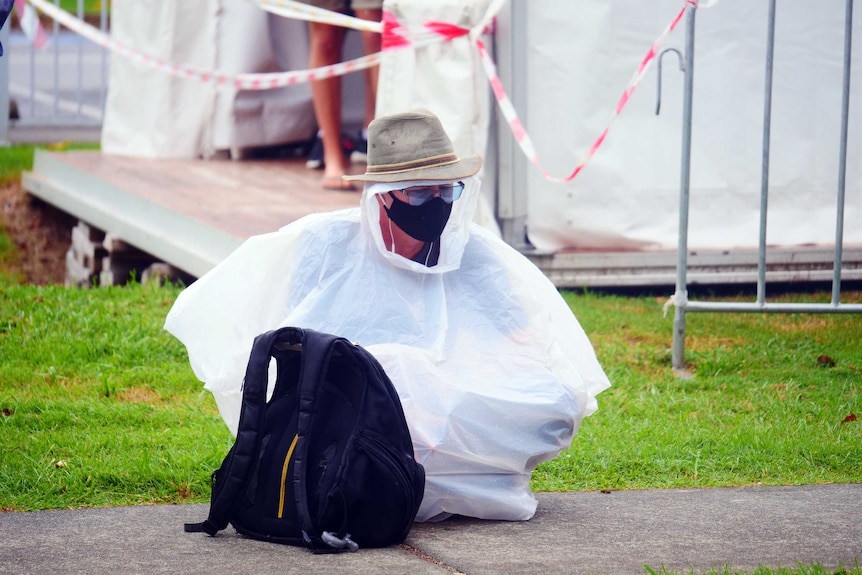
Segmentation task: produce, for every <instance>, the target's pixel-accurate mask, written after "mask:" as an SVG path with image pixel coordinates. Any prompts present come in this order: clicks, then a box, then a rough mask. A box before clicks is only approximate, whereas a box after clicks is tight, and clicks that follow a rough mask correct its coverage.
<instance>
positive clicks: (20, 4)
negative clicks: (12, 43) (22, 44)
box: [14, 0, 48, 48]
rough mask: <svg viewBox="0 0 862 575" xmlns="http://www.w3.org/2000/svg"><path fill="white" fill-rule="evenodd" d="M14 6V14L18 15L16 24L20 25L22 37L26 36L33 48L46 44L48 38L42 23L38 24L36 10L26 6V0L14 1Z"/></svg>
mask: <svg viewBox="0 0 862 575" xmlns="http://www.w3.org/2000/svg"><path fill="white" fill-rule="evenodd" d="M14 6H15V12H16V13H17V14H18V23H19V24H20V25H21V30H22V31H23V32H24V35H25V36H27V38H28V39H29V40H30V43H32V44H33V46H35V47H36V48H42V47H43V46H44V45H45V44H47V43H48V37H47V35H46V34H45V30H44V29H43V28H42V23H41V22H39V16H38V15H37V14H36V10H35V9H33V7H31V6H30V5H29V4H27V2H26V0H15V4H14Z"/></svg>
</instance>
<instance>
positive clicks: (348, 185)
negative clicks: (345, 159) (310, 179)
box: [320, 176, 356, 192]
mask: <svg viewBox="0 0 862 575" xmlns="http://www.w3.org/2000/svg"><path fill="white" fill-rule="evenodd" d="M320 185H321V187H322V188H323V189H324V190H334V191H336V192H355V191H356V186H354V185H353V182H346V181H344V180H342V179H341V176H331V177H328V178H323V181H322V182H321V183H320Z"/></svg>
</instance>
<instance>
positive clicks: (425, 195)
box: [392, 182, 464, 206]
mask: <svg viewBox="0 0 862 575" xmlns="http://www.w3.org/2000/svg"><path fill="white" fill-rule="evenodd" d="M392 191H393V192H401V193H402V194H404V195H405V196H407V203H408V204H410V205H411V206H421V205H422V204H424V203H425V202H427V201H428V200H432V199H434V197H435V196H437V195H439V196H440V198H441V199H442V200H443V201H444V202H446V203H447V204H451V203H452V202H454V201H455V200H457V199H458V198H460V197H461V192H463V191H464V182H457V183H455V184H442V185H439V186H416V187H413V188H404V189H403V190H392Z"/></svg>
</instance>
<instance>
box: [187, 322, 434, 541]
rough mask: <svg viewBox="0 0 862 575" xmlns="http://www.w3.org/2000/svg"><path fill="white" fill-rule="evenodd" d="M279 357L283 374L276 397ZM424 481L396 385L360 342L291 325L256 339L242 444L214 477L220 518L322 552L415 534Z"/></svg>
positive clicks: (214, 513) (209, 528) (218, 522)
mask: <svg viewBox="0 0 862 575" xmlns="http://www.w3.org/2000/svg"><path fill="white" fill-rule="evenodd" d="M270 358H275V360H276V362H277V374H278V375H277V378H276V382H275V388H274V390H273V392H272V396H271V397H270V399H269V401H267V398H266V394H267V382H268V368H269V364H270ZM424 489H425V470H424V469H423V467H422V465H420V464H419V463H417V462H416V461H415V459H414V458H413V445H412V442H411V440H410V431H409V430H408V428H407V422H406V420H405V419H404V411H403V410H402V408H401V402H400V400H399V398H398V395H397V393H396V392H395V388H394V387H393V386H392V382H391V381H390V380H389V377H388V376H387V375H386V373H385V372H384V371H383V368H382V367H381V365H380V363H378V362H377V360H376V359H375V358H374V356H372V355H371V354H370V353H369V352H368V351H366V350H365V349H363V348H361V347H359V346H358V345H355V344H353V343H351V342H350V341H348V340H346V339H344V338H341V337H336V336H333V335H328V334H324V333H319V332H316V331H313V330H310V329H300V328H293V327H285V328H281V329H277V330H273V331H269V332H266V333H264V334H262V335H259V336H258V337H257V338H255V341H254V346H253V348H252V351H251V356H250V358H249V362H248V369H247V371H246V375H245V381H244V383H243V395H242V410H241V412H240V418H239V429H238V432H237V436H236V441H235V443H234V445H233V447H232V448H231V450H230V452H229V453H228V454H227V456H226V457H225V459H224V461H223V462H222V465H221V467H220V468H219V469H218V470H217V471H216V472H215V473H213V487H212V500H211V503H210V511H209V517H208V518H207V520H206V521H204V522H203V523H191V524H186V526H185V530H186V531H204V532H206V533H208V534H209V535H211V536H214V535H215V534H216V533H217V532H218V531H220V530H222V529H224V528H225V527H227V524H228V523H231V524H232V525H233V526H234V528H235V529H236V530H237V532H239V533H242V534H243V535H247V536H249V537H253V538H255V539H262V540H265V541H272V542H276V543H286V544H289V545H300V546H306V547H308V548H309V549H311V550H313V551H315V552H335V551H344V550H350V551H355V550H356V549H358V548H359V547H384V546H387V545H392V544H396V543H401V542H402V541H404V539H405V538H406V537H407V533H408V532H409V531H410V527H411V525H412V524H413V520H414V518H415V517H416V512H417V511H418V510H419V504H420V503H421V501H422V494H423V492H424Z"/></svg>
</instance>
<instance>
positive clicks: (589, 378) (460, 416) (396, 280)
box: [165, 178, 610, 521]
mask: <svg viewBox="0 0 862 575" xmlns="http://www.w3.org/2000/svg"><path fill="white" fill-rule="evenodd" d="M465 184H466V187H465V190H464V193H463V194H462V197H461V198H460V199H459V200H456V201H455V202H454V204H453V209H452V215H451V217H450V219H449V223H448V224H447V226H446V228H445V230H444V232H443V235H442V238H441V250H440V258H439V262H438V264H437V265H436V266H434V267H430V268H429V267H425V266H424V265H422V264H419V263H416V262H413V261H410V260H407V259H405V258H403V257H401V256H399V255H397V254H395V253H392V252H388V251H386V248H385V245H384V242H383V238H382V235H381V230H380V223H379V221H380V210H379V208H378V201H377V199H376V198H375V197H374V195H375V193H383V192H385V189H386V187H385V186H383V187H381V186H379V185H366V187H365V191H364V192H363V195H362V199H361V203H360V207H359V208H354V209H349V210H342V211H338V212H331V213H323V214H315V215H311V216H307V217H305V218H302V219H300V220H297V221H296V222H294V223H291V224H289V225H287V226H285V227H284V228H282V229H281V230H279V231H277V232H274V233H270V234H265V235H260V236H255V237H252V238H250V239H249V240H247V241H246V242H245V243H243V244H242V245H241V246H240V247H239V248H238V249H237V250H236V251H235V252H234V253H232V254H231V255H230V256H228V258H226V259H225V260H224V261H223V262H221V263H220V264H219V265H218V266H216V267H215V268H214V269H213V270H211V271H210V272H209V273H207V274H206V275H205V276H203V277H202V278H200V279H199V280H197V281H196V282H195V283H193V284H192V285H191V286H189V287H188V288H187V289H186V290H184V291H183V292H182V293H181V294H180V296H179V298H178V299H177V301H176V303H175V304H174V306H173V308H172V309H171V311H170V313H169V314H168V317H167V321H166V323H165V327H166V329H167V330H168V331H170V332H171V333H172V334H174V335H175V336H176V337H177V338H179V339H180V340H181V341H182V342H183V343H184V344H185V346H186V348H187V350H188V353H189V359H190V362H191V365H192V368H193V369H194V372H195V374H196V375H197V377H198V378H200V379H201V380H202V381H204V382H206V388H207V389H209V390H210V391H211V392H212V393H213V395H214V396H215V399H216V402H217V403H218V407H219V410H220V412H221V415H222V417H223V418H224V420H225V422H226V423H227V425H228V426H229V428H230V429H231V430H232V431H233V432H234V433H236V429H237V424H238V422H239V412H240V405H241V397H242V396H241V384H242V380H243V376H244V374H245V368H246V364H247V362H248V357H249V353H250V351H251V346H252V343H253V341H254V337H255V336H256V335H258V334H260V333H262V332H264V331H267V330H270V329H275V328H278V327H282V326H295V327H303V328H311V329H315V330H318V331H322V332H327V333H332V334H336V335H340V336H344V337H347V338H348V339H350V340H352V341H356V342H358V343H359V344H361V345H362V346H363V347H365V348H366V349H368V350H369V351H370V352H371V353H372V354H373V355H374V356H375V357H376V358H377V359H378V360H379V361H380V363H381V364H382V365H383V367H384V369H385V370H386V372H387V374H388V375H389V377H390V378H391V379H392V382H393V384H394V385H395V387H396V389H397V391H398V394H399V396H400V398H401V402H402V405H403V407H404V413H405V416H406V418H407V423H408V425H409V427H410V432H411V436H412V439H413V445H414V449H415V455H416V458H417V460H418V461H419V462H420V463H422V464H423V466H424V467H425V472H426V487H425V495H424V498H423V501H422V505H421V507H420V509H419V513H418V515H417V521H428V520H436V519H443V518H446V517H448V516H449V515H452V514H460V515H466V516H470V517H477V518H482V519H503V520H525V519H529V518H530V517H532V516H533V514H534V513H535V509H536V499H535V498H534V497H533V494H532V492H531V491H530V474H531V472H532V470H533V468H534V467H535V466H536V465H537V464H538V463H540V462H542V461H545V460H548V459H552V458H554V457H556V455H557V454H558V453H560V451H561V450H563V449H567V448H568V447H569V445H570V443H571V440H572V438H573V436H574V434H575V433H576V432H577V429H578V425H579V423H580V421H581V418H582V417H584V416H586V415H589V414H590V413H592V412H593V411H594V410H595V409H596V401H595V396H596V394H598V393H599V392H600V391H602V390H603V389H605V388H607V387H608V386H609V385H610V384H609V382H608V379H607V377H606V376H605V374H604V372H603V371H602V369H601V367H600V366H599V364H598V361H597V360H596V357H595V354H594V351H593V349H592V346H591V345H590V343H589V341H588V339H587V337H586V335H585V334H584V332H583V330H582V329H581V327H580V325H579V324H578V322H577V320H576V319H575V317H574V316H573V315H572V313H571V311H570V310H569V308H568V306H567V305H566V304H565V302H564V301H563V299H562V297H561V296H560V294H559V293H558V292H557V290H556V288H555V287H554V286H553V284H551V283H550V281H549V280H548V279H547V278H546V277H545V276H544V275H543V274H542V273H541V271H540V270H539V269H538V268H537V267H536V266H535V265H534V264H533V263H531V262H530V261H529V260H527V259H526V258H525V257H523V256H522V255H521V254H519V253H518V252H517V251H515V250H514V249H513V248H511V247H510V246H508V245H507V244H506V243H504V242H503V241H502V240H500V239H498V238H497V237H496V236H494V235H493V234H491V233H490V232H488V231H486V230H485V229H483V228H480V227H479V226H477V225H475V224H471V220H472V215H473V210H474V208H475V204H476V201H477V197H478V193H479V181H478V179H476V178H469V179H467V180H465ZM391 187H392V186H390V188H391Z"/></svg>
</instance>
